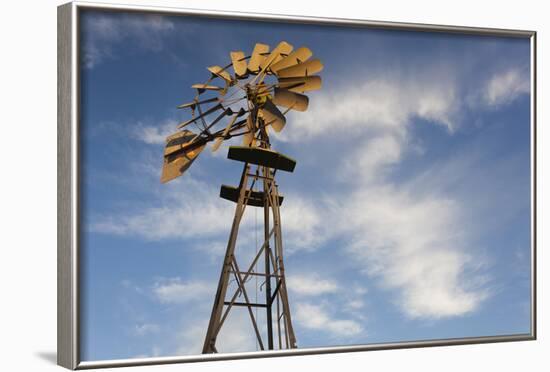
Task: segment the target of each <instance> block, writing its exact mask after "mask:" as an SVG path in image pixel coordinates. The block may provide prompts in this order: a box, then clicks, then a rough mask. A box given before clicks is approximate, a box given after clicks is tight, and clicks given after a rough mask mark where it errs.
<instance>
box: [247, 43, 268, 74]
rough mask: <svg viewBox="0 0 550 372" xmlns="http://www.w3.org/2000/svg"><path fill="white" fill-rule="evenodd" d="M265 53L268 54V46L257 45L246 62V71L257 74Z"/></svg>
mask: <svg viewBox="0 0 550 372" xmlns="http://www.w3.org/2000/svg"><path fill="white" fill-rule="evenodd" d="M267 53H269V45H267V44H262V43H257V44H256V45H255V46H254V50H253V51H252V56H251V57H250V60H249V61H248V70H249V71H250V72H258V71H259V70H260V63H262V62H263V61H264V59H265V58H266V55H267Z"/></svg>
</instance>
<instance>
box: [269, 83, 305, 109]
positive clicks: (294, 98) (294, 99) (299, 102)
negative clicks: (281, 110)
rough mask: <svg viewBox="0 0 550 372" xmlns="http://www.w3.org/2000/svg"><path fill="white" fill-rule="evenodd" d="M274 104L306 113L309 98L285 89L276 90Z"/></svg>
mask: <svg viewBox="0 0 550 372" xmlns="http://www.w3.org/2000/svg"><path fill="white" fill-rule="evenodd" d="M273 103H274V104H276V105H277V106H283V107H286V108H289V109H292V110H296V111H306V110H307V107H308V104H309V98H308V97H307V96H305V95H303V94H298V93H294V92H291V91H289V90H287V89H283V88H275V94H274V95H273Z"/></svg>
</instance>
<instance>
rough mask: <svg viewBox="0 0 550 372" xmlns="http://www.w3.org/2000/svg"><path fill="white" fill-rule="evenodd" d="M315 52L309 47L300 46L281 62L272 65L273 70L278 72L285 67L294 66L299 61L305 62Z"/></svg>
mask: <svg viewBox="0 0 550 372" xmlns="http://www.w3.org/2000/svg"><path fill="white" fill-rule="evenodd" d="M312 55H313V53H312V52H311V50H310V49H309V48H306V47H300V48H298V49H296V50H295V51H293V52H292V53H290V54H289V55H288V56H287V57H285V58H283V59H281V60H280V61H279V62H277V63H274V64H272V65H271V71H273V72H277V71H279V70H281V69H283V68H287V67H290V66H294V65H296V64H298V63H303V62H305V61H307V60H308V59H309V58H310V57H311V56H312Z"/></svg>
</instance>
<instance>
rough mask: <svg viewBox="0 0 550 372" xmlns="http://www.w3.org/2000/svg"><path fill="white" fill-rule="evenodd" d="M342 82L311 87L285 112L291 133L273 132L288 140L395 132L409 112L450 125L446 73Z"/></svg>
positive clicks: (453, 109)
mask: <svg viewBox="0 0 550 372" xmlns="http://www.w3.org/2000/svg"><path fill="white" fill-rule="evenodd" d="M350 85H352V86H353V89H350V88H349V86H350ZM344 86H345V88H343V89H340V90H335V89H333V90H331V91H320V92H318V93H316V94H315V95H314V97H312V99H311V102H310V106H309V109H308V111H307V112H306V113H293V112H292V113H291V114H290V115H291V116H290V118H289V120H288V121H289V124H291V126H292V133H290V132H282V133H281V134H282V135H278V136H277V137H278V138H281V139H283V140H286V141H290V142H292V141H303V140H305V139H308V138H311V137H316V136H322V135H324V136H334V133H335V131H338V132H343V131H345V133H347V134H348V135H349V136H353V135H355V134H358V133H365V132H366V133H368V134H370V133H372V132H375V133H376V132H379V131H382V132H383V133H391V134H392V135H393V136H397V137H399V136H400V135H402V134H403V133H404V132H405V131H406V127H407V126H408V125H410V123H411V119H413V118H415V117H419V118H422V119H425V120H428V121H432V122H434V123H436V124H439V125H443V126H445V127H446V128H447V129H448V130H450V131H452V130H454V129H455V127H456V125H457V123H456V118H455V115H456V114H457V112H458V110H459V108H460V99H459V97H458V87H457V86H456V84H455V83H454V82H453V81H452V80H449V79H448V78H447V79H445V78H443V77H442V78H438V79H430V80H428V79H420V78H418V79H398V78H386V77H379V78H374V79H370V80H366V81H356V80H355V81H353V82H350V84H348V85H344ZM291 134H292V135H291Z"/></svg>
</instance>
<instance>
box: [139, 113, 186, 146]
mask: <svg viewBox="0 0 550 372" xmlns="http://www.w3.org/2000/svg"><path fill="white" fill-rule="evenodd" d="M177 124H178V123H177V122H176V121H175V120H171V119H168V120H165V121H164V122H162V123H161V124H158V125H145V124H143V123H137V124H136V125H135V128H134V130H133V135H134V137H135V138H136V139H137V140H139V141H142V142H144V143H146V144H148V145H164V144H165V142H166V137H167V136H169V135H170V134H172V133H174V132H175V131H176V126H177Z"/></svg>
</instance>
